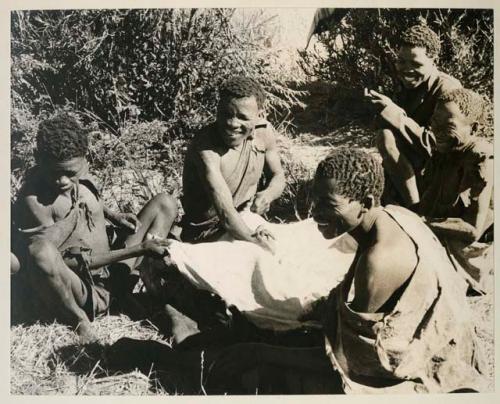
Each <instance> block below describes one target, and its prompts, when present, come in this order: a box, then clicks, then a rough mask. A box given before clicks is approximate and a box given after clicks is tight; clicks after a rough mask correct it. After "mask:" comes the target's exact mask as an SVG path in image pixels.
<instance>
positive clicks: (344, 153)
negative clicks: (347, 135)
mask: <svg viewBox="0 0 500 404" xmlns="http://www.w3.org/2000/svg"><path fill="white" fill-rule="evenodd" d="M314 179H315V180H320V179H331V180H333V181H334V183H335V189H336V192H337V193H338V194H339V195H342V196H344V197H347V198H349V199H352V200H356V201H363V200H364V199H365V198H366V197H367V196H368V195H370V194H371V195H373V198H374V200H375V205H376V206H378V205H380V198H381V197H382V192H383V190H384V170H383V168H382V164H381V163H380V161H379V160H377V158H376V157H375V156H374V155H373V154H370V153H367V152H365V151H363V150H361V149H357V148H350V147H349V148H348V147H339V148H338V149H335V150H334V151H332V152H331V153H330V154H329V155H328V156H327V157H326V158H325V159H324V160H323V161H321V162H320V163H319V165H318V168H317V169H316V174H315V176H314Z"/></svg>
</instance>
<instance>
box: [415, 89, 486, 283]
mask: <svg viewBox="0 0 500 404" xmlns="http://www.w3.org/2000/svg"><path fill="white" fill-rule="evenodd" d="M484 112H485V103H484V100H483V98H482V97H481V96H480V95H479V94H477V93H475V92H473V91H471V90H466V89H463V88H461V89H456V90H452V91H449V92H446V93H443V94H442V95H441V96H440V97H439V99H438V102H437V105H436V109H435V111H434V114H433V116H432V120H431V127H432V131H433V133H434V135H435V138H436V151H435V152H434V154H433V156H432V157H431V158H430V160H429V161H428V162H427V164H426V166H425V170H424V175H423V179H422V196H421V201H420V205H419V208H418V213H419V214H421V215H422V216H424V217H425V218H426V221H427V224H428V225H429V227H430V228H431V229H432V230H433V231H434V232H435V233H436V235H437V236H438V237H439V238H440V240H441V242H442V243H443V244H444V245H445V247H446V248H447V250H448V252H449V253H450V255H451V256H452V258H453V261H454V263H455V264H456V265H457V267H458V268H459V269H461V268H463V269H464V270H465V271H466V273H467V274H468V276H467V278H468V280H469V282H470V284H471V286H472V287H473V288H474V289H476V290H477V291H483V290H484V289H488V288H490V289H491V286H492V285H487V283H488V280H489V281H491V278H490V279H486V277H485V275H486V271H487V270H492V265H490V266H489V267H488V265H487V263H486V262H485V261H481V260H478V259H477V258H478V257H480V256H481V255H483V253H484V251H482V250H485V249H486V248H487V247H488V246H487V245H486V244H483V243H478V240H479V239H481V238H482V236H483V234H484V233H485V232H486V231H487V230H489V229H491V226H492V225H493V170H494V167H493V144H492V143H490V142H488V141H487V140H486V139H485V138H479V137H477V136H475V133H476V132H478V129H480V127H481V126H482V125H484Z"/></svg>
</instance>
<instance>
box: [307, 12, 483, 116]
mask: <svg viewBox="0 0 500 404" xmlns="http://www.w3.org/2000/svg"><path fill="white" fill-rule="evenodd" d="M423 21H425V22H426V23H427V24H428V25H429V27H430V28H431V29H432V30H434V31H435V32H436V33H438V34H439V35H440V37H441V41H442V49H441V54H440V57H439V61H438V66H439V67H440V68H441V69H442V70H443V71H445V72H447V73H449V74H451V75H452V76H454V77H456V78H457V79H459V80H460V81H461V82H462V84H463V85H464V86H465V87H467V88H471V89H473V90H475V91H478V92H480V93H482V94H485V95H486V96H487V97H489V98H490V99H492V97H493V11H492V10H481V9H467V10H463V9H446V10H444V9H410V10H408V9H351V10H350V11H349V12H348V13H347V15H346V17H345V18H344V20H343V22H342V23H340V24H336V25H330V29H329V31H326V32H324V33H322V34H320V35H319V38H318V42H319V45H320V46H319V47H315V49H313V50H311V51H307V52H303V53H302V61H301V64H302V67H303V68H304V69H305V71H306V72H307V73H308V74H310V75H314V76H316V77H319V78H320V79H321V80H324V81H327V82H332V83H335V84H336V86H337V91H338V94H337V98H344V99H348V100H349V101H351V102H348V103H349V104H351V103H355V102H356V99H359V98H361V94H362V90H363V88H365V87H367V88H372V89H376V90H381V91H382V92H383V93H384V94H388V95H390V94H391V93H393V92H394V91H395V88H396V85H397V80H396V75H395V67H394V62H395V57H396V53H397V49H398V48H399V45H400V43H399V40H400V36H401V33H402V32H403V31H404V30H405V29H406V28H408V27H410V26H412V25H414V24H416V23H419V22H423ZM320 50H321V51H320ZM347 112H348V111H347ZM359 112H360V113H365V112H366V111H364V110H361V111H359Z"/></svg>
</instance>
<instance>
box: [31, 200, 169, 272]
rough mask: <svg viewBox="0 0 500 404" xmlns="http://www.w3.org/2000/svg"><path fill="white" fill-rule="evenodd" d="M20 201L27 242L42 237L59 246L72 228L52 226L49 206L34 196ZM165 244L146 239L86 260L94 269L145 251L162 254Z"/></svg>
mask: <svg viewBox="0 0 500 404" xmlns="http://www.w3.org/2000/svg"><path fill="white" fill-rule="evenodd" d="M22 203H23V205H22V212H23V216H25V217H26V218H28V219H29V221H26V223H25V224H26V226H27V227H30V228H31V230H29V231H28V232H27V233H25V234H26V236H27V238H28V243H29V244H32V243H36V242H37V240H40V239H44V240H47V241H50V242H51V243H53V244H54V245H55V246H56V248H57V247H59V245H60V244H61V240H65V239H66V238H67V237H68V234H67V232H68V231H71V230H72V228H71V227H70V226H66V227H67V229H66V228H63V227H56V226H52V225H53V224H54V219H53V218H52V214H51V210H50V208H48V207H46V206H43V205H41V204H40V203H39V202H38V201H37V198H36V197H35V196H33V195H31V196H28V197H26V198H25V200H23V201H22ZM64 232H66V233H64ZM167 246H168V242H167V241H166V240H148V241H145V242H143V243H141V244H139V245H135V246H132V247H129V248H124V249H121V250H115V251H109V252H105V253H99V254H95V255H94V254H88V256H87V261H88V264H89V267H90V269H94V268H99V267H101V266H104V265H108V264H111V263H114V262H119V261H122V260H125V259H128V258H133V257H139V256H142V255H144V254H147V253H148V254H149V253H151V254H156V255H159V256H162V255H164V253H166V247H167ZM64 262H65V263H66V265H68V266H69V267H70V268H77V267H78V265H79V262H78V260H77V259H76V258H67V259H65V260H64Z"/></svg>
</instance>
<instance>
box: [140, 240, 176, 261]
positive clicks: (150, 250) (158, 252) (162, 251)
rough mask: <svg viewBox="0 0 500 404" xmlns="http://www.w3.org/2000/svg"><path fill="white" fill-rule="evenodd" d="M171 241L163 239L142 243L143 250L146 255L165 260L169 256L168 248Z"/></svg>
mask: <svg viewBox="0 0 500 404" xmlns="http://www.w3.org/2000/svg"><path fill="white" fill-rule="evenodd" d="M170 244H171V241H170V240H167V239H162V238H154V239H151V240H146V241H143V242H142V243H141V247H142V250H143V251H144V254H145V255H148V256H150V257H154V258H163V257H165V256H167V255H168V247H170Z"/></svg>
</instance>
